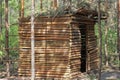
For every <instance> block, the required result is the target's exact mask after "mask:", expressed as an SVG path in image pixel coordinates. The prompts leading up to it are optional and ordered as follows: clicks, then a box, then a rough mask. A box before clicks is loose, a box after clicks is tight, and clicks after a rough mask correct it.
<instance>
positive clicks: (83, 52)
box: [79, 25, 87, 72]
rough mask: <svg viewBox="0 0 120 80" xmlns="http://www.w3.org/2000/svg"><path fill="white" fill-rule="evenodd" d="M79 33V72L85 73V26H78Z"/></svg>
mask: <svg viewBox="0 0 120 80" xmlns="http://www.w3.org/2000/svg"><path fill="white" fill-rule="evenodd" d="M79 28H80V32H81V59H80V61H81V65H80V67H81V69H80V71H81V72H86V57H87V54H86V34H87V33H86V25H80V27H79Z"/></svg>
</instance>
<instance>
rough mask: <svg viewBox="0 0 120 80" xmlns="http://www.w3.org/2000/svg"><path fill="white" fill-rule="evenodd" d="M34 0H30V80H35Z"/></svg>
mask: <svg viewBox="0 0 120 80" xmlns="http://www.w3.org/2000/svg"><path fill="white" fill-rule="evenodd" d="M34 4H35V0H32V5H31V80H35V49H34V47H35V39H34V38H35V36H34V11H35V5H34Z"/></svg>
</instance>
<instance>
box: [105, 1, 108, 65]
mask: <svg viewBox="0 0 120 80" xmlns="http://www.w3.org/2000/svg"><path fill="white" fill-rule="evenodd" d="M107 10H108V0H106V5H105V11H106V13H107V14H108V12H107ZM105 23H106V25H105V58H106V60H105V66H106V67H108V66H109V65H108V63H109V61H108V57H109V56H108V49H107V47H108V43H107V39H108V38H107V36H108V35H107V34H108V19H107V20H106V21H105Z"/></svg>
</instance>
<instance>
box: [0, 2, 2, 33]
mask: <svg viewBox="0 0 120 80" xmlns="http://www.w3.org/2000/svg"><path fill="white" fill-rule="evenodd" d="M1 32H2V0H0V34H1Z"/></svg>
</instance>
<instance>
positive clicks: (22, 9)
mask: <svg viewBox="0 0 120 80" xmlns="http://www.w3.org/2000/svg"><path fill="white" fill-rule="evenodd" d="M20 6H21V15H20V16H21V18H23V17H24V0H21V5H20Z"/></svg>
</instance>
